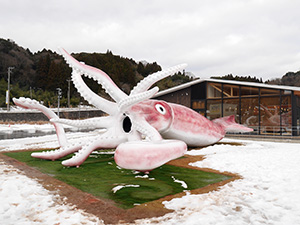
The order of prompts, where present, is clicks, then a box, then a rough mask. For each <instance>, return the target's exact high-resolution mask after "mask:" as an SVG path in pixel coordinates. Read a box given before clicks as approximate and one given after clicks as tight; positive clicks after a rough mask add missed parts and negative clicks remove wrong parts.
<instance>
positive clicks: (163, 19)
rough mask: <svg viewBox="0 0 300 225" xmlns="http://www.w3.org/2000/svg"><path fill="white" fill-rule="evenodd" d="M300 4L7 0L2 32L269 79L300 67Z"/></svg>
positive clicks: (200, 70)
mask: <svg viewBox="0 0 300 225" xmlns="http://www.w3.org/2000/svg"><path fill="white" fill-rule="evenodd" d="M299 10H300V1H299V0H184V1H183V0H147V1H146V0H105V1H104V0H81V1H80V0H47V1H41V0H0V18H1V22H0V37H1V38H4V39H8V38H10V39H12V40H14V41H15V42H16V43H17V44H18V45H20V46H22V47H24V48H29V49H30V50H31V51H32V52H37V51H39V50H42V49H43V48H46V49H51V50H54V51H56V50H57V47H58V46H60V47H64V48H65V49H66V50H67V51H69V52H100V53H105V52H106V51H107V49H109V50H111V51H112V52H113V53H114V54H116V55H121V56H124V57H129V58H133V59H134V60H136V61H139V60H146V61H148V62H154V61H156V62H157V63H158V64H160V65H161V66H162V67H163V68H167V67H170V66H174V65H177V64H180V63H187V64H188V67H187V71H190V72H192V73H194V74H195V75H196V76H200V77H201V78H208V77H210V76H214V75H226V74H230V73H231V74H233V75H240V76H246V75H247V76H248V75H250V76H256V77H259V78H260V77H262V78H263V80H264V81H265V80H267V79H270V78H277V77H282V76H283V75H284V74H285V73H286V72H289V71H293V72H296V71H299V70H300V13H299Z"/></svg>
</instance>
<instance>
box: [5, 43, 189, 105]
mask: <svg viewBox="0 0 300 225" xmlns="http://www.w3.org/2000/svg"><path fill="white" fill-rule="evenodd" d="M72 56H73V57H74V58H76V59H77V60H79V61H83V62H85V63H86V64H88V65H91V66H94V67H97V68H100V69H101V70H103V71H104V72H106V73H107V74H108V75H109V76H110V77H111V78H112V80H113V81H114V82H115V83H116V84H117V85H118V86H119V87H120V88H121V89H122V90H123V91H125V92H126V93H129V91H130V90H131V89H132V88H133V87H134V86H135V85H136V84H137V82H138V81H139V80H141V79H143V77H145V76H147V75H149V74H151V73H154V72H157V71H160V70H161V66H159V65H158V64H157V63H156V62H153V63H142V62H136V61H134V60H133V59H130V58H126V57H121V56H117V55H113V53H112V52H111V51H109V50H108V51H107V52H106V53H78V54H72ZM8 67H14V69H13V70H12V74H11V97H20V96H25V97H32V98H35V99H37V100H39V101H44V102H45V104H47V105H51V106H53V105H54V106H55V104H56V102H57V97H56V88H61V89H62V91H63V99H62V101H61V104H62V105H66V97H67V90H68V82H67V80H69V79H70V77H71V69H70V68H69V66H68V65H67V64H66V63H65V61H64V60H63V58H62V57H61V56H60V55H59V54H57V53H56V52H53V51H50V50H46V49H43V50H42V51H39V52H37V53H32V52H30V50H29V49H24V48H23V47H20V46H18V45H17V44H16V43H15V42H13V41H12V40H5V39H1V38H0V107H4V106H5V97H4V96H5V91H6V90H7V76H8V75H7V74H8V72H7V71H8ZM85 80H86V82H87V83H88V85H89V87H90V88H91V89H92V90H93V91H95V92H96V93H98V94H101V95H102V94H103V95H104V92H103V90H102V89H101V87H100V86H99V85H98V84H97V83H96V82H93V81H91V80H88V79H85ZM189 80H190V79H189V78H187V77H185V76H183V75H182V74H177V75H175V76H172V77H170V78H167V79H164V80H163V81H160V82H159V83H158V86H159V87H160V89H161V90H162V89H166V88H169V87H172V86H175V85H178V84H182V83H185V82H187V81H189ZM71 96H72V98H71V104H72V105H76V104H78V103H79V101H82V99H79V94H78V93H77V91H76V90H75V88H74V86H73V84H72V82H71ZM104 97H105V96H104ZM106 97H108V96H106Z"/></svg>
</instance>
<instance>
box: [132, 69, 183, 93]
mask: <svg viewBox="0 0 300 225" xmlns="http://www.w3.org/2000/svg"><path fill="white" fill-rule="evenodd" d="M186 66H187V64H180V65H177V66H173V67H171V68H169V69H166V70H162V71H159V72H156V73H153V74H151V75H149V76H147V77H145V78H144V79H143V80H141V81H140V82H139V83H138V84H137V85H136V86H135V87H134V88H133V89H132V91H131V92H130V95H135V94H137V93H141V92H144V91H147V90H148V89H149V88H150V87H151V86H152V85H153V84H155V83H156V82H158V81H160V80H162V79H164V78H166V77H168V76H171V75H174V74H175V73H177V72H179V71H181V70H183V69H184V68H185V67H186Z"/></svg>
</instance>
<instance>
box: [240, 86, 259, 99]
mask: <svg viewBox="0 0 300 225" xmlns="http://www.w3.org/2000/svg"><path fill="white" fill-rule="evenodd" d="M251 95H255V96H258V88H257V87H248V86H242V87H241V96H242V97H243V96H251Z"/></svg>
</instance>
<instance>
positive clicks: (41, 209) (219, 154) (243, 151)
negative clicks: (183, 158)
mask: <svg viewBox="0 0 300 225" xmlns="http://www.w3.org/2000/svg"><path fill="white" fill-rule="evenodd" d="M84 135H86V136H88V137H89V138H91V137H95V136H96V135H97V133H96V132H89V133H87V134H86V133H80V132H78V133H72V134H68V138H70V139H71V141H78V139H81V140H84V138H85V137H84ZM233 141H234V142H238V143H243V144H244V145H243V146H233V145H229V144H226V142H233ZM222 142H223V143H224V142H225V144H221V145H213V146H209V147H206V148H203V149H201V150H192V151H189V154H191V155H204V156H205V157H206V159H205V160H203V161H200V162H196V163H193V164H192V165H193V166H197V167H202V168H212V169H216V170H220V171H228V172H232V173H237V174H239V175H241V176H242V177H243V179H240V180H236V181H234V182H231V183H229V184H226V185H224V186H222V187H220V189H219V190H218V191H213V192H210V193H207V194H201V195H192V194H189V192H187V194H186V196H184V197H181V198H176V199H173V200H171V201H166V202H164V205H165V207H166V208H168V209H173V210H175V211H174V212H173V213H169V214H166V215H165V216H163V217H159V218H152V219H142V220H139V221H137V222H136V223H137V224H157V223H159V224H188V225H190V224H192V225H193V224H195V225H196V224H197V225H198V224H214V225H215V224H222V225H227V224H228V225H229V224H230V225H233V224H237V225H243V224H272V225H273V224H275V225H276V224H278V225H279V224H280V225H281V224H282V225H285V224H292V225H294V224H300V193H299V188H300V179H299V176H300V166H299V164H300V144H295V143H278V142H274V143H273V142H259V141H241V140H232V139H224V140H223V141H222ZM54 146H56V147H57V146H58V143H57V141H56V136H55V135H47V136H44V137H35V138H23V139H18V141H16V140H0V151H8V150H9V151H12V150H19V149H30V148H53V147H54ZM0 199H1V204H0V221H1V224H2V223H3V224H56V223H57V224H84V223H86V224H101V221H100V220H99V221H97V220H96V218H95V217H94V216H93V215H87V214H85V213H83V212H82V211H78V210H75V209H73V207H72V206H66V205H63V204H62V203H59V202H57V201H56V199H58V197H57V195H56V194H55V193H50V192H48V191H47V190H45V189H44V188H43V187H42V186H41V185H40V184H38V183H37V181H35V180H32V179H30V178H28V177H26V176H25V175H23V174H22V172H21V171H18V170H16V169H15V168H12V167H11V166H8V165H5V164H4V163H3V162H0Z"/></svg>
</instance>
